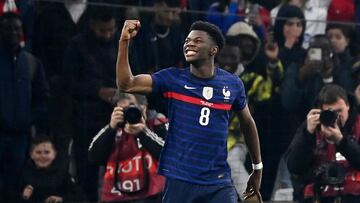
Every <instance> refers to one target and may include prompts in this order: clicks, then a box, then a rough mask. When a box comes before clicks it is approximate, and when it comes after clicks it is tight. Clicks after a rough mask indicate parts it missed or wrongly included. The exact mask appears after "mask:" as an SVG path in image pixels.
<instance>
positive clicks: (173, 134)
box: [117, 20, 262, 203]
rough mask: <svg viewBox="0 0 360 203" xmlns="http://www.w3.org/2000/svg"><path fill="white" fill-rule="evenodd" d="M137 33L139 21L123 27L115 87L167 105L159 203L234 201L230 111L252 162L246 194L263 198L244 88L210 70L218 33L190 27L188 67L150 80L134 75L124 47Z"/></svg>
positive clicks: (211, 27) (232, 77)
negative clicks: (160, 98) (236, 117)
mask: <svg viewBox="0 0 360 203" xmlns="http://www.w3.org/2000/svg"><path fill="white" fill-rule="evenodd" d="M139 28H140V22H139V21H137V20H127V21H125V23H124V26H123V30H122V33H121V37H120V41H119V52H118V61H117V83H118V86H119V88H120V89H121V90H123V91H125V92H132V93H143V94H147V93H150V92H154V93H157V94H159V95H162V96H164V97H165V98H166V99H167V100H168V112H169V113H168V118H169V121H170V126H169V132H168V136H167V138H166V142H165V146H164V148H163V150H162V154H161V157H160V165H159V173H160V174H161V175H164V176H165V177H166V178H167V179H166V181H167V182H166V186H165V190H164V196H163V202H171V203H174V202H189V203H191V202H207V203H212V202H229V203H233V202H237V195H236V191H235V188H234V187H233V185H232V182H231V177H230V168H229V165H228V164H227V162H226V157H227V148H226V138H227V128H228V119H229V111H230V110H231V109H233V110H236V111H237V112H238V114H239V118H240V120H241V122H240V123H241V126H242V129H243V131H244V134H245V140H246V143H247V145H248V148H249V152H250V155H251V159H252V162H253V163H254V165H253V168H254V171H253V172H252V173H251V175H250V178H249V181H248V184H247V188H246V194H245V195H246V196H255V195H256V196H258V197H259V198H261V197H260V193H259V187H260V183H261V175H262V163H261V155H260V147H259V145H260V144H259V139H258V134H257V130H256V125H255V122H254V120H253V118H252V116H251V114H250V112H249V109H248V107H247V104H246V96H245V91H244V86H243V83H242V82H241V80H240V79H239V78H238V77H237V76H235V75H232V74H230V73H228V72H226V71H224V70H222V69H220V68H215V67H214V57H215V55H216V54H217V53H218V52H219V51H220V49H221V47H222V46H223V44H224V38H223V36H222V34H221V31H220V30H219V28H218V27H216V26H214V25H213V24H210V23H207V22H201V21H197V22H195V23H193V25H192V26H191V28H190V30H191V32H190V33H189V35H188V36H187V38H186V39H185V43H184V47H183V51H184V55H185V59H186V61H187V62H189V63H190V67H189V68H186V69H179V68H168V69H164V70H161V71H159V72H157V73H155V74H153V75H148V74H142V75H137V76H133V75H132V73H131V69H130V65H129V60H128V46H129V42H130V40H131V39H132V38H134V37H135V36H136V34H137V33H138V31H139Z"/></svg>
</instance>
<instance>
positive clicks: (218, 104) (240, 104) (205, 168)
mask: <svg viewBox="0 0 360 203" xmlns="http://www.w3.org/2000/svg"><path fill="white" fill-rule="evenodd" d="M152 80H153V91H154V92H155V93H158V94H161V95H162V96H164V97H165V98H167V100H168V118H169V123H170V125H169V131H168V136H167V137H166V142H165V146H164V148H163V150H162V153H161V156H160V165H159V173H160V174H162V175H164V176H166V177H170V178H175V179H180V180H183V181H187V182H191V183H195V184H204V185H213V184H228V183H231V176H230V167H229V165H228V164H227V161H226V159H227V135H228V120H229V110H231V109H233V110H237V111H239V110H242V109H243V108H244V107H245V106H246V96H245V90H244V85H243V83H242V81H241V80H240V79H239V78H238V77H237V76H235V75H232V74H230V73H228V72H226V71H224V70H222V69H220V68H216V69H215V75H214V77H212V78H209V79H200V78H197V77H196V76H194V75H192V74H191V73H190V68H187V69H179V68H168V69H164V70H161V71H159V72H157V73H155V74H153V75H152Z"/></svg>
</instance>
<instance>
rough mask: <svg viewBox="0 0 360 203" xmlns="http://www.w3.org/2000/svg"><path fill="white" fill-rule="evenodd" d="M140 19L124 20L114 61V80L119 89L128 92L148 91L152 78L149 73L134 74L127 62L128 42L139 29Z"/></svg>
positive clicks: (150, 87) (144, 92)
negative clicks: (115, 60)
mask: <svg viewBox="0 0 360 203" xmlns="http://www.w3.org/2000/svg"><path fill="white" fill-rule="evenodd" d="M140 26H141V24H140V21H138V20H126V21H125V22H124V26H123V29H122V31H121V36H120V40H119V50H118V57H117V62H116V82H117V86H118V88H119V89H120V90H122V91H124V92H130V93H143V94H146V93H150V92H151V91H152V78H151V76H150V75H149V74H140V75H136V76H134V75H133V74H132V72H131V67H130V64H129V56H128V55H129V44H130V40H131V39H132V38H134V37H135V36H136V35H137V34H138V32H139V29H140Z"/></svg>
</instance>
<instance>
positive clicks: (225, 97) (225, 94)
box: [222, 86, 231, 100]
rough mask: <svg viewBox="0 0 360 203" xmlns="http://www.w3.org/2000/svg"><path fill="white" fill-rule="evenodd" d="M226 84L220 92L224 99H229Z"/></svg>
mask: <svg viewBox="0 0 360 203" xmlns="http://www.w3.org/2000/svg"><path fill="white" fill-rule="evenodd" d="M228 88H229V87H228V86H224V88H223V90H222V93H223V95H224V99H225V100H229V99H230V95H231V92H230V90H228Z"/></svg>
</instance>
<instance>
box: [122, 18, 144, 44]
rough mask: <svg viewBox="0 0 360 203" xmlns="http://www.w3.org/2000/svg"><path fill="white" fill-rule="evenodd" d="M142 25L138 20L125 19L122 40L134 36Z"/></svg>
mask: <svg viewBox="0 0 360 203" xmlns="http://www.w3.org/2000/svg"><path fill="white" fill-rule="evenodd" d="M140 27H141V24H140V21H138V20H125V22H124V26H123V29H122V31H121V36H120V41H128V40H130V39H132V38H134V37H135V36H136V35H137V33H138V31H139V29H140Z"/></svg>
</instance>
